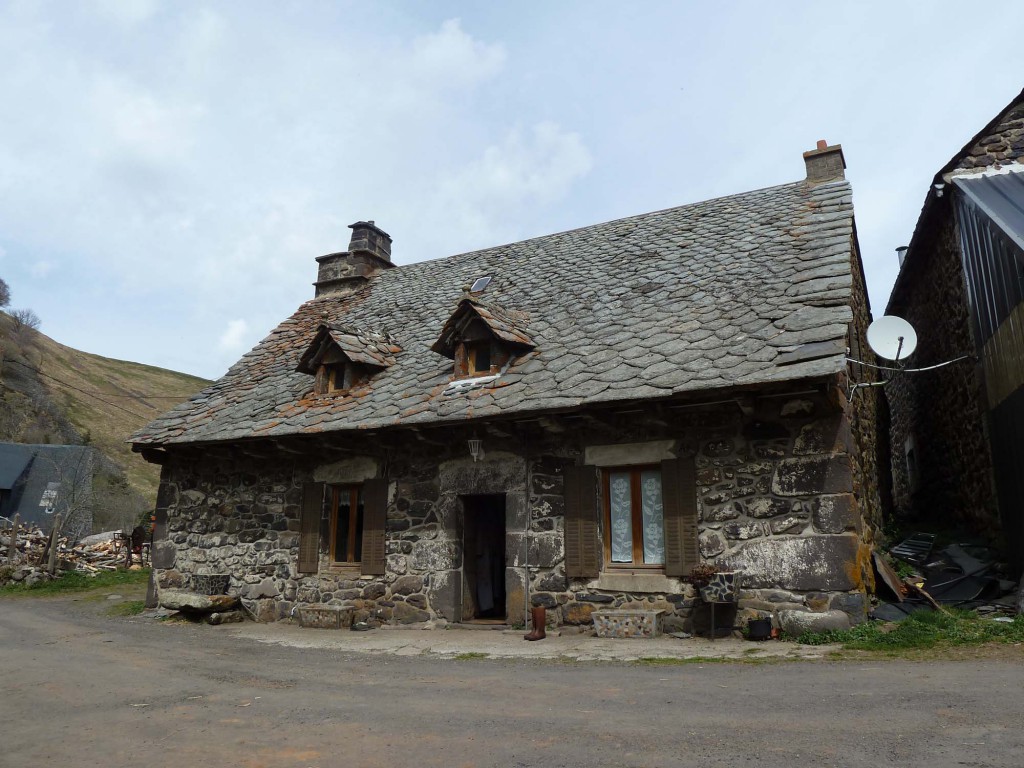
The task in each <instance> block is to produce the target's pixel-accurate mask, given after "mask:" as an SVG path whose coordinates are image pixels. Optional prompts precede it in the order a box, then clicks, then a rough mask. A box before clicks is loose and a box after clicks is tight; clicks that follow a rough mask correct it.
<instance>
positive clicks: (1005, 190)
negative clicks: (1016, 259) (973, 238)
mask: <svg viewBox="0 0 1024 768" xmlns="http://www.w3.org/2000/svg"><path fill="white" fill-rule="evenodd" d="M953 183H954V184H955V185H956V186H957V187H959V188H960V189H961V190H963V192H964V194H966V195H967V196H968V197H969V198H970V199H971V200H972V201H973V202H974V203H975V205H977V206H978V207H979V208H980V209H981V210H982V211H983V212H984V213H985V214H986V215H987V216H988V217H989V218H990V219H992V221H993V222H994V223H995V224H997V225H998V226H999V228H1000V229H1001V230H1003V231H1004V232H1005V233H1006V234H1007V236H1008V237H1010V238H1012V239H1013V241H1014V242H1015V243H1017V245H1019V246H1020V247H1021V248H1024V173H1019V172H1017V173H994V174H989V175H985V176H976V177H959V178H954V179H953Z"/></svg>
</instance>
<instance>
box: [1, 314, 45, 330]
mask: <svg viewBox="0 0 1024 768" xmlns="http://www.w3.org/2000/svg"><path fill="white" fill-rule="evenodd" d="M9 314H10V316H11V319H12V320H14V331H15V333H17V332H18V331H20V330H21V329H22V328H31V329H32V330H33V331H34V330H37V329H38V328H39V326H40V324H41V323H42V321H41V320H40V319H39V315H37V314H36V313H35V312H33V311H32V310H31V309H12V310H11V311H10V313H9Z"/></svg>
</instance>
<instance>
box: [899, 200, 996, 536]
mask: <svg viewBox="0 0 1024 768" xmlns="http://www.w3.org/2000/svg"><path fill="white" fill-rule="evenodd" d="M951 199H952V195H946V196H944V197H943V198H940V199H938V200H936V201H935V202H934V205H935V209H934V212H933V214H932V215H933V216H934V222H935V223H934V226H933V227H932V228H930V230H929V236H928V237H927V238H922V239H921V240H920V241H919V243H918V244H915V249H916V253H915V258H914V261H913V263H911V262H910V260H909V257H908V261H907V263H906V264H905V266H904V268H905V269H913V270H914V273H913V280H904V281H902V283H903V284H902V287H901V290H900V294H899V295H898V296H896V295H894V297H893V298H892V299H891V300H890V306H889V312H890V313H892V314H896V315H898V316H900V317H902V318H904V319H905V320H907V321H908V322H909V323H910V324H911V325H912V326H914V328H915V329H917V332H918V346H917V351H916V352H914V355H913V357H912V358H910V359H909V360H908V364H911V365H913V366H914V367H926V366H930V365H935V364H936V363H941V362H944V361H947V360H952V359H954V358H957V357H960V356H961V355H964V354H970V353H972V352H973V351H974V348H975V347H974V340H973V338H972V334H971V329H970V319H969V315H968V304H967V287H966V284H965V282H964V274H963V270H962V267H961V260H960V242H959V235H958V233H957V229H956V223H955V219H954V214H953V210H952V205H951ZM885 389H886V396H887V398H888V400H889V406H890V411H891V413H892V427H891V444H892V476H893V499H894V504H895V508H896V515H897V518H900V519H903V520H904V521H907V522H913V521H926V522H927V524H928V526H929V527H931V528H934V527H935V526H937V525H940V526H941V525H956V526H966V527H968V528H970V529H972V530H974V531H976V532H977V533H980V534H986V535H989V536H992V537H995V536H996V535H997V533H998V530H999V516H998V512H997V505H996V499H995V495H994V488H993V477H992V458H991V452H990V449H989V442H988V437H987V434H986V427H985V415H984V410H983V402H982V391H983V390H982V386H981V372H980V370H979V368H978V365H977V364H976V363H975V362H973V361H963V362H960V363H955V364H953V365H949V366H946V367H944V368H939V369H936V370H934V371H927V372H923V373H905V374H897V375H895V376H894V377H893V380H892V382H891V383H890V384H889V385H887V386H886V388H885ZM908 448H912V450H913V453H914V456H913V458H912V459H911V462H912V463H913V464H915V466H916V469H915V470H914V475H915V476H914V477H911V469H910V468H909V466H908V458H907V451H908Z"/></svg>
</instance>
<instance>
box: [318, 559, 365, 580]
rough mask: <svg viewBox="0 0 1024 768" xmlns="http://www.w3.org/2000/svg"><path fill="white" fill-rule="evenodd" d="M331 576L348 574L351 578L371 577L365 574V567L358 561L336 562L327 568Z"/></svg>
mask: <svg viewBox="0 0 1024 768" xmlns="http://www.w3.org/2000/svg"><path fill="white" fill-rule="evenodd" d="M327 573H328V574H329V575H331V576H348V577H349V578H351V579H362V578H371V577H369V576H365V577H364V576H363V568H362V566H361V565H359V564H358V563H334V564H332V565H330V566H328V568H327Z"/></svg>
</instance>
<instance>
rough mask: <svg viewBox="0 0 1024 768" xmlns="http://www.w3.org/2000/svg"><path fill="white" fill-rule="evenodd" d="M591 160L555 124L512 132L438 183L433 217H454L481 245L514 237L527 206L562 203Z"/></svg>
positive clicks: (576, 136)
mask: <svg viewBox="0 0 1024 768" xmlns="http://www.w3.org/2000/svg"><path fill="white" fill-rule="evenodd" d="M593 164H594V163H593V158H592V157H591V155H590V152H589V150H588V149H587V147H586V145H585V144H584V142H583V139H582V138H581V137H580V135H579V134H578V133H575V132H573V131H565V130H563V129H562V128H560V127H559V126H558V125H557V124H555V123H553V122H541V123H538V124H536V125H534V126H532V127H531V128H530V129H528V130H524V129H522V128H521V127H515V128H513V129H511V130H510V131H509V132H508V133H507V134H506V135H505V137H504V138H503V139H502V140H501V141H500V142H499V143H497V144H492V145H491V146H488V147H487V148H486V149H484V151H483V153H482V154H481V155H480V157H479V158H477V159H476V160H474V161H472V162H470V163H469V164H468V165H466V166H464V167H463V168H461V169H460V170H458V171H456V172H455V173H451V174H447V175H446V176H445V177H444V178H443V179H441V180H440V181H439V182H438V190H439V194H438V196H437V199H436V201H435V203H434V206H433V208H434V210H435V215H438V216H442V215H443V216H444V217H446V218H447V219H449V220H450V219H452V218H453V217H454V218H455V222H454V223H455V224H456V226H457V228H459V229H460V230H461V232H462V234H463V236H464V237H467V239H468V241H470V242H473V243H474V244H475V245H477V246H481V245H489V244H493V243H495V242H500V241H502V240H505V239H507V238H508V237H514V236H516V234H517V232H518V231H521V230H518V227H519V226H521V220H520V219H519V218H518V215H519V214H520V213H521V212H522V211H523V210H524V209H525V208H532V209H537V208H540V207H542V206H546V205H550V204H552V203H554V202H557V201H559V200H561V199H563V198H564V197H565V196H566V195H567V194H568V192H569V189H570V188H571V186H572V185H573V184H574V183H575V182H577V181H578V180H579V179H581V178H583V177H584V176H586V175H587V173H588V172H589V171H590V169H591V168H592V167H593Z"/></svg>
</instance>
